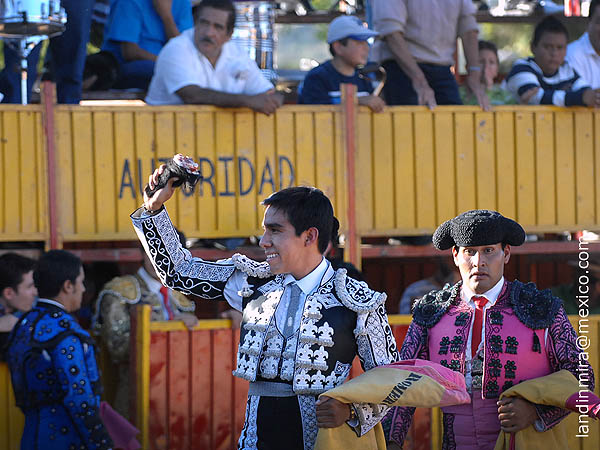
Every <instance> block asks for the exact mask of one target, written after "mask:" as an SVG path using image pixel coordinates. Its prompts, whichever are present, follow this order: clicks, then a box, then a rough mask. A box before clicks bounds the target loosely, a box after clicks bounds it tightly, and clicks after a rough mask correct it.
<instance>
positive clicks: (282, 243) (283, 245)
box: [260, 206, 321, 280]
mask: <svg viewBox="0 0 600 450" xmlns="http://www.w3.org/2000/svg"><path fill="white" fill-rule="evenodd" d="M263 229H264V234H263V236H262V238H261V239H260V246H261V247H262V248H263V249H264V251H265V254H266V255H267V262H268V263H269V267H270V268H271V273H274V274H277V273H290V274H292V275H293V276H294V278H296V279H297V280H299V279H301V278H303V277H304V276H306V275H307V274H309V273H310V272H311V271H312V270H313V269H314V268H315V266H314V260H315V256H318V258H319V261H320V257H321V255H320V254H319V253H318V249H317V248H316V247H317V243H316V239H315V233H316V235H317V236H318V232H317V231H316V228H309V229H308V230H305V231H303V232H302V233H300V235H299V236H298V235H296V230H295V229H294V226H293V225H292V224H291V223H290V221H289V220H288V218H287V215H286V214H285V213H284V212H283V211H281V210H279V209H277V208H274V207H272V206H268V207H267V209H266V210H265V216H264V219H263Z"/></svg>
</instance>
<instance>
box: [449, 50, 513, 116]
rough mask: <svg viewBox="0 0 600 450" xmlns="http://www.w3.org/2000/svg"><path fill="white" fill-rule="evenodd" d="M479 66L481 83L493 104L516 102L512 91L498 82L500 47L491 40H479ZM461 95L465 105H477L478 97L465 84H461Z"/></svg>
mask: <svg viewBox="0 0 600 450" xmlns="http://www.w3.org/2000/svg"><path fill="white" fill-rule="evenodd" d="M478 45H479V66H480V67H481V85H482V86H483V87H484V89H485V92H486V94H487V96H488V98H489V99H490V104H492V105H508V104H511V103H515V99H514V98H513V97H512V96H511V95H510V93H509V92H508V91H507V90H506V89H505V88H504V86H502V85H500V83H498V82H497V80H498V69H499V67H500V59H499V58H498V48H497V47H496V44H494V43H493V42H490V41H479V44H478ZM460 95H461V97H462V100H463V103H464V104H465V105H477V104H478V103H477V98H476V97H475V96H474V95H473V93H471V92H469V91H468V90H467V89H466V88H465V87H464V86H461V89H460Z"/></svg>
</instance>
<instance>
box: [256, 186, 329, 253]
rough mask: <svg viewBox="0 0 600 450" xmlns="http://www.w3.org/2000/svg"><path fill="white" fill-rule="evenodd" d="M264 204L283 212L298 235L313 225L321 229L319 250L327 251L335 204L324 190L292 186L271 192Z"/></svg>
mask: <svg viewBox="0 0 600 450" xmlns="http://www.w3.org/2000/svg"><path fill="white" fill-rule="evenodd" d="M262 204H263V205H265V206H272V207H273V208H275V209H277V210H278V211H281V212H283V213H284V214H285V215H286V217H287V219H288V220H289V221H290V223H291V224H292V226H293V227H294V230H295V231H296V236H300V235H301V234H302V232H303V231H306V230H308V229H309V228H311V227H314V228H316V229H317V230H318V231H319V245H318V247H319V251H320V252H321V253H325V250H327V246H328V245H329V241H330V240H331V239H332V237H333V236H332V232H333V206H331V202H330V201H329V199H328V198H327V196H326V195H325V194H323V191H321V190H319V189H317V188H315V187H307V186H298V187H290V188H286V189H282V190H281V191H278V192H275V193H274V194H271V195H270V196H269V197H268V198H266V199H265V200H263V201H262ZM338 226H339V225H338ZM336 234H337V233H336Z"/></svg>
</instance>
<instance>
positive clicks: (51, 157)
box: [41, 81, 62, 249]
mask: <svg viewBox="0 0 600 450" xmlns="http://www.w3.org/2000/svg"><path fill="white" fill-rule="evenodd" d="M41 101H42V106H43V108H42V122H43V125H44V140H45V142H46V160H47V167H46V169H47V179H48V225H49V227H50V236H49V239H48V240H47V241H46V248H47V249H56V248H62V237H61V235H60V230H59V224H58V217H59V215H58V202H57V201H56V136H55V130H54V106H55V105H56V86H55V85H54V83H52V82H50V81H44V82H43V83H42V98H41Z"/></svg>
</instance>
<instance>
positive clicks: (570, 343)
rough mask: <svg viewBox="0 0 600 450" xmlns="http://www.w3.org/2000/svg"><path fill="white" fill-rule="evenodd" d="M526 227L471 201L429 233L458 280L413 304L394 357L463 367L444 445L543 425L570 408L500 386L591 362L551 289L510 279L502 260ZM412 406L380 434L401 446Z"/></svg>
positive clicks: (463, 445) (475, 442) (394, 414)
mask: <svg viewBox="0 0 600 450" xmlns="http://www.w3.org/2000/svg"><path fill="white" fill-rule="evenodd" d="M524 240H525V231H524V230H523V228H522V227H521V225H519V224H518V223H517V222H515V221H513V220H511V219H508V218H506V217H504V216H502V215H501V214H499V213H498V212H496V211H489V210H473V211H468V212H465V213H463V214H461V215H459V216H457V217H455V218H454V219H452V220H449V221H447V222H444V223H443V224H442V225H440V227H439V228H438V229H437V230H436V231H435V233H434V235H433V245H434V246H435V247H436V248H437V249H438V250H447V249H450V248H451V249H452V256H453V258H454V264H455V265H456V266H457V267H458V269H459V271H460V275H461V278H462V280H461V281H459V282H458V283H457V284H456V285H454V286H450V285H446V287H444V288H443V289H442V290H439V291H432V292H431V293H429V294H427V295H425V296H424V297H422V298H421V299H420V300H418V301H417V302H416V303H415V307H414V310H413V321H412V323H411V325H410V327H409V329H408V333H407V335H406V338H405V340H404V344H403V345H402V349H401V350H400V359H401V360H404V359H412V358H421V359H428V360H431V361H434V362H437V363H440V364H442V365H444V366H446V367H449V368H451V369H453V370H455V371H458V372H461V373H462V374H464V375H465V380H466V383H467V389H468V390H469V392H470V394H471V396H472V399H471V404H468V405H459V406H452V407H446V408H443V412H444V419H443V420H444V445H443V448H444V449H489V450H491V449H493V448H494V446H495V444H496V439H497V437H498V434H499V432H500V430H501V429H502V430H503V431H506V432H509V433H515V432H517V431H520V430H522V429H524V428H527V427H529V426H530V425H533V426H534V427H535V429H536V430H537V431H539V432H543V431H546V430H548V429H549V428H551V427H553V426H554V425H556V424H558V423H559V422H560V421H561V420H562V419H563V418H564V417H565V416H566V415H567V414H568V413H569V412H568V411H566V410H564V409H561V408H557V407H551V406H543V405H536V404H533V403H530V402H528V401H526V400H523V399H520V398H505V399H502V400H500V401H498V397H499V395H500V394H501V393H502V392H503V391H505V390H507V389H508V388H510V387H512V386H513V384H518V383H520V382H521V381H525V380H529V379H533V378H538V377H542V376H545V375H548V374H550V373H553V372H557V371H559V370H562V369H566V370H568V371H570V372H571V373H573V375H575V377H577V373H578V369H581V368H582V367H583V368H588V369H589V373H590V374H592V375H591V376H590V379H591V380H590V381H591V382H590V386H589V389H590V391H593V389H594V378H593V373H592V370H591V367H589V363H588V362H587V360H586V358H585V357H584V355H583V354H580V351H579V349H578V348H577V345H576V334H575V331H574V330H573V327H572V326H571V324H570V322H569V319H568V317H567V315H566V313H565V310H564V308H563V306H562V302H561V300H560V299H559V298H557V297H554V296H552V294H551V293H550V291H549V290H544V291H539V290H538V289H537V288H536V287H535V285H534V284H533V283H527V284H524V283H521V282H519V281H517V280H515V281H512V282H509V281H506V280H505V279H504V266H505V264H507V263H508V261H509V259H510V252H511V246H513V245H521V244H522V243H523V242H524ZM413 412H414V408H396V409H395V410H392V411H390V413H389V414H388V416H387V417H386V419H385V422H384V427H386V428H387V430H386V431H387V432H388V439H389V440H391V441H394V442H396V443H399V444H400V445H401V444H402V442H403V441H404V438H405V437H406V432H407V431H408V427H409V425H410V422H411V420H412V414H413Z"/></svg>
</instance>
